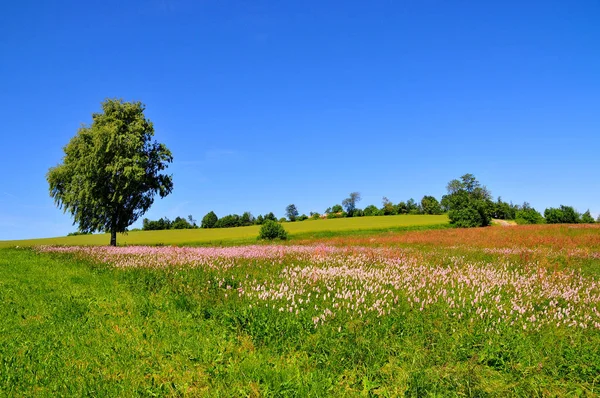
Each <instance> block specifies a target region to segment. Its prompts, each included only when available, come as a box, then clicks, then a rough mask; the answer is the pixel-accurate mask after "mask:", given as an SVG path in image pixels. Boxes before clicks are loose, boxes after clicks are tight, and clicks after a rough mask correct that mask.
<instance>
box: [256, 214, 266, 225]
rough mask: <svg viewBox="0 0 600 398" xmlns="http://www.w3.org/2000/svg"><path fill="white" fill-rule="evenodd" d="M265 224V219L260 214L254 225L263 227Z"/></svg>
mask: <svg viewBox="0 0 600 398" xmlns="http://www.w3.org/2000/svg"><path fill="white" fill-rule="evenodd" d="M263 222H265V218H264V217H263V216H262V214H259V215H258V217H256V220H254V224H256V225H262V223H263Z"/></svg>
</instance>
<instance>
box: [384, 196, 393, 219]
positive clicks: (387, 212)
mask: <svg viewBox="0 0 600 398" xmlns="http://www.w3.org/2000/svg"><path fill="white" fill-rule="evenodd" d="M381 203H382V205H383V207H382V208H381V213H382V214H383V215H384V216H393V215H394V214H396V206H394V204H393V203H392V201H391V200H389V199H388V198H386V197H385V196H384V197H383V199H382V200H381Z"/></svg>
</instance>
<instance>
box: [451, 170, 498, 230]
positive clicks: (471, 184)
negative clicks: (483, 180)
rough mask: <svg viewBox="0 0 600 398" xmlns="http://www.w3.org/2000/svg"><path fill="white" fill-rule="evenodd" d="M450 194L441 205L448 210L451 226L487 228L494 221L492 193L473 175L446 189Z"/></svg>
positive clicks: (456, 180)
mask: <svg viewBox="0 0 600 398" xmlns="http://www.w3.org/2000/svg"><path fill="white" fill-rule="evenodd" d="M446 189H447V191H448V194H447V195H444V196H443V197H442V202H441V205H442V207H444V208H445V209H447V210H448V218H450V224H452V225H454V226H457V227H462V228H470V227H485V226H487V225H490V223H491V221H492V208H493V203H492V200H491V197H492V195H491V192H490V191H489V190H488V189H487V188H486V187H485V186H482V185H481V184H480V182H479V181H477V179H476V178H475V176H474V175H473V174H465V175H463V176H462V177H461V178H460V180H458V179H455V180H452V181H450V182H449V183H448V185H447V187H446Z"/></svg>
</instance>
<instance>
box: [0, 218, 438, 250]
mask: <svg viewBox="0 0 600 398" xmlns="http://www.w3.org/2000/svg"><path fill="white" fill-rule="evenodd" d="M442 224H444V225H446V224H448V217H447V216H446V215H439V216H425V215H401V216H386V217H356V218H337V219H330V220H305V221H302V222H294V223H284V224H283V225H284V228H285V229H286V230H287V231H288V233H289V234H290V238H292V239H293V238H306V237H326V236H333V235H349V234H361V233H362V234H364V233H374V232H377V231H398V230H406V229H415V228H417V229H418V228H429V227H439V226H440V225H442ZM259 228H260V227H259V226H250V227H238V228H216V229H191V230H189V229H188V230H169V231H139V232H129V233H128V234H119V235H118V236H117V243H118V244H119V245H206V244H216V245H222V244H234V243H235V244H242V243H250V242H253V241H256V238H257V237H258V230H259ZM109 242H110V236H109V234H94V235H80V236H68V237H66V236H65V237H56V238H46V239H28V240H9V241H0V247H15V246H21V247H24V246H38V245H69V246H71V245H75V246H81V245H89V246H99V245H100V246H101V245H108V243H109Z"/></svg>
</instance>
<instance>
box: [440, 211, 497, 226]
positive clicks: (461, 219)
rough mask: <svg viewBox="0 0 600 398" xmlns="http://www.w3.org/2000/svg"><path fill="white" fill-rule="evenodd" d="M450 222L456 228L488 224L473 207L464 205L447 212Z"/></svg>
mask: <svg viewBox="0 0 600 398" xmlns="http://www.w3.org/2000/svg"><path fill="white" fill-rule="evenodd" d="M448 217H449V218H450V223H451V224H452V225H454V226H455V227H458V228H473V227H481V226H484V225H488V224H487V223H486V221H485V219H484V216H482V214H481V213H480V212H479V211H477V209H476V208H475V207H466V208H463V209H460V210H450V211H449V212H448Z"/></svg>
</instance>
